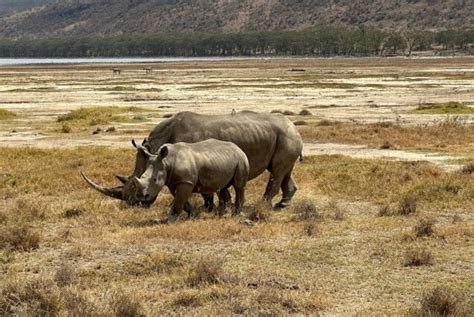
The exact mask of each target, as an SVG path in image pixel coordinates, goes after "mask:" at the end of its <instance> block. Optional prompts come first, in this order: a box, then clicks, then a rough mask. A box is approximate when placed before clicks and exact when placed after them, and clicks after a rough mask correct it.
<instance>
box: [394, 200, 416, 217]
mask: <svg viewBox="0 0 474 317" xmlns="http://www.w3.org/2000/svg"><path fill="white" fill-rule="evenodd" d="M416 205H417V200H416V198H415V197H413V196H404V197H402V199H401V200H400V203H399V205H398V210H397V211H398V214H400V215H410V214H414V213H415V212H416Z"/></svg>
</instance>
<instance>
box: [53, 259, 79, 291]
mask: <svg viewBox="0 0 474 317" xmlns="http://www.w3.org/2000/svg"><path fill="white" fill-rule="evenodd" d="M54 281H55V282H56V284H57V285H58V286H60V287H64V286H68V285H72V284H75V283H77V281H78V276H77V273H76V270H75V269H74V267H73V266H72V265H70V264H63V265H62V266H61V267H60V268H59V269H58V270H57V271H56V273H55V274H54Z"/></svg>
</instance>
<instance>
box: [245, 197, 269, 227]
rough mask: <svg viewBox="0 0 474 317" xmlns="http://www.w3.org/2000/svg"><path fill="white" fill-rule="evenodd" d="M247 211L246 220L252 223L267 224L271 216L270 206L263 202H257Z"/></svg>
mask: <svg viewBox="0 0 474 317" xmlns="http://www.w3.org/2000/svg"><path fill="white" fill-rule="evenodd" d="M247 209H249V211H248V212H247V218H248V219H250V220H252V221H261V222H267V221H268V220H270V217H271V215H272V210H271V206H270V205H269V204H268V203H267V202H264V201H261V202H257V203H255V204H254V205H253V206H249V207H248V208H247Z"/></svg>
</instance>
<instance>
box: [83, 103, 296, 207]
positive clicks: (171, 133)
mask: <svg viewBox="0 0 474 317" xmlns="http://www.w3.org/2000/svg"><path fill="white" fill-rule="evenodd" d="M211 138H213V139H217V140H222V141H229V142H232V143H235V144H236V145H237V146H238V147H239V148H241V149H242V151H243V152H244V153H245V154H246V155H247V158H248V161H249V165H250V171H249V180H251V179H253V178H255V177H257V176H259V175H260V174H262V173H263V172H264V171H265V170H268V171H269V172H270V179H269V181H268V184H267V187H266V190H265V194H264V199H265V200H267V201H269V202H271V201H272V199H273V197H274V196H275V195H276V194H278V192H279V190H280V188H281V189H282V191H283V196H282V199H281V201H280V202H279V203H278V204H277V205H276V207H277V208H282V207H285V206H286V205H287V204H288V203H289V202H290V200H291V198H292V197H293V196H294V194H295V192H296V190H297V187H296V184H295V182H294V180H293V178H292V175H291V174H292V172H293V168H294V165H295V163H296V161H297V160H298V158H300V159H302V150H303V143H302V140H301V136H300V134H299V132H298V130H297V129H296V127H295V126H294V124H293V123H292V122H291V121H290V120H289V119H287V118H286V117H284V116H283V115H280V114H269V113H257V112H252V111H242V112H238V113H235V114H231V115H205V114H197V113H193V112H179V113H177V114H175V115H174V116H173V117H171V118H169V119H167V120H164V121H162V122H161V123H160V124H158V125H157V126H156V127H155V129H154V130H153V131H152V132H151V133H150V135H149V137H148V138H147V139H145V140H144V142H143V144H142V145H143V146H144V147H146V148H147V149H148V150H149V152H150V153H156V152H157V151H158V149H159V148H160V147H161V146H162V145H163V144H165V143H177V142H187V143H195V142H200V141H204V140H207V139H211ZM146 166H147V157H146V156H145V155H144V154H143V152H142V151H138V152H137V156H136V162H135V170H134V172H133V175H132V176H130V177H123V176H117V177H118V179H119V180H121V181H122V182H123V183H124V185H123V186H120V187H115V188H106V187H102V186H99V185H97V184H95V183H94V182H92V181H91V180H90V179H88V178H87V177H85V178H86V181H87V182H88V183H89V184H90V185H91V186H92V187H93V188H95V189H96V190H98V191H99V192H101V193H103V194H105V195H107V196H110V197H113V198H117V199H121V200H125V201H126V202H127V203H128V204H130V205H138V204H143V205H149V204H151V203H153V201H147V200H144V199H143V198H140V197H137V195H136V192H137V191H136V186H135V184H134V182H133V181H132V180H133V178H134V177H140V176H141V175H142V174H143V173H144V171H145V169H146ZM207 203H208V204H210V203H209V202H207Z"/></svg>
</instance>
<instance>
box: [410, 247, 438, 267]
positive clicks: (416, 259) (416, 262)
mask: <svg viewBox="0 0 474 317" xmlns="http://www.w3.org/2000/svg"><path fill="white" fill-rule="evenodd" d="M404 265H405V266H423V265H433V254H432V253H431V251H430V250H427V249H425V248H416V249H408V250H407V251H406V252H405V259H404Z"/></svg>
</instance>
